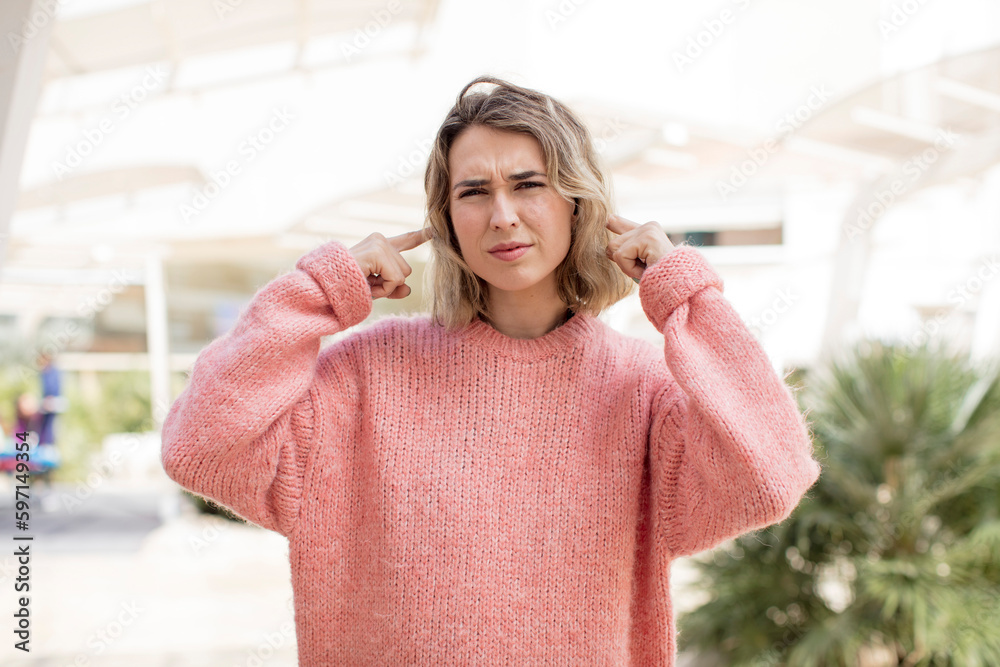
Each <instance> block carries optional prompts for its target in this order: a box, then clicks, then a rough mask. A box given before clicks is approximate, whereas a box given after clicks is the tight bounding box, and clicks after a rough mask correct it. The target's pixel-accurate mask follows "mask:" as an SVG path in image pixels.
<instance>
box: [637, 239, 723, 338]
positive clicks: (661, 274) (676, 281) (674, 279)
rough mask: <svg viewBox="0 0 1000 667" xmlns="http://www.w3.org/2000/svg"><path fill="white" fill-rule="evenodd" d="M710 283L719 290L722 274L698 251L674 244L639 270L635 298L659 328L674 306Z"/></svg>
mask: <svg viewBox="0 0 1000 667" xmlns="http://www.w3.org/2000/svg"><path fill="white" fill-rule="evenodd" d="M713 285H714V286H715V287H718V288H719V290H720V291H721V290H722V278H720V277H719V274H718V273H716V272H715V269H713V268H712V266H711V265H710V264H709V263H708V261H707V260H706V259H705V258H704V257H703V256H702V254H701V253H700V252H698V251H697V250H695V249H694V248H693V247H691V246H677V247H675V248H674V249H673V250H671V251H670V252H669V253H667V254H666V255H664V256H663V257H661V258H660V259H659V260H658V261H657V262H656V263H655V264H653V265H652V266H649V267H646V270H645V271H643V272H642V278H641V279H640V280H639V300H640V301H641V302H642V309H643V311H644V312H645V313H646V317H647V318H648V319H649V321H650V322H652V323H653V326H655V327H656V330H657V331H663V325H664V323H666V321H667V318H668V317H669V316H670V313H672V312H674V309H675V308H677V307H678V306H680V305H681V304H682V303H684V302H686V301H687V300H688V299H690V298H691V297H692V296H693V295H694V294H696V293H697V292H699V291H701V290H703V289H705V288H706V287H711V286H713Z"/></svg>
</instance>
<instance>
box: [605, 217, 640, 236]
mask: <svg viewBox="0 0 1000 667" xmlns="http://www.w3.org/2000/svg"><path fill="white" fill-rule="evenodd" d="M641 226H642V225H639V224H638V223H635V222H632V221H631V220H627V219H625V218H623V217H621V216H620V215H615V214H614V213H612V214H611V215H610V216H608V224H607V228H608V229H610V230H611V231H612V232H614V233H615V234H624V233H625V232H630V231H632V230H633V229H638V228H639V227H641Z"/></svg>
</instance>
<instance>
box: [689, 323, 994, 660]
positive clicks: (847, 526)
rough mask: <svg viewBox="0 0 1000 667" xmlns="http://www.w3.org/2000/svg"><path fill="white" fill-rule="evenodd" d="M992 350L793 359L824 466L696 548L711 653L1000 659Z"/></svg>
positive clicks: (698, 632)
mask: <svg viewBox="0 0 1000 667" xmlns="http://www.w3.org/2000/svg"><path fill="white" fill-rule="evenodd" d="M998 377H1000V375H998V372H997V367H996V364H983V363H978V364H977V363H974V362H973V361H971V360H970V359H969V358H968V357H966V356H963V355H961V354H955V353H951V352H946V351H943V350H941V349H931V348H927V347H924V348H921V349H916V350H912V349H907V348H904V347H899V346H893V345H889V344H883V343H879V342H870V341H869V342H864V343H862V344H860V345H859V346H858V347H857V348H856V349H854V350H853V351H852V352H851V353H850V354H849V355H848V356H847V357H846V358H845V359H843V360H842V361H840V362H837V363H834V364H831V366H830V367H829V368H827V369H822V370H820V371H818V372H815V373H806V374H803V373H800V374H798V378H799V381H801V382H804V386H803V387H801V388H800V390H799V391H798V392H797V397H798V399H799V401H800V404H801V407H802V408H803V409H804V411H805V412H806V415H807V419H808V421H809V422H810V426H811V429H812V431H813V436H814V441H815V446H816V453H817V456H818V458H819V460H820V462H821V464H822V466H823V472H822V474H821V476H820V480H819V482H817V484H816V485H815V486H814V487H813V489H811V490H810V492H809V493H808V495H807V497H806V498H805V499H804V500H803V501H802V502H801V503H800V505H799V506H798V508H796V510H795V512H794V513H793V514H792V516H791V517H789V519H788V520H786V521H784V522H783V523H781V524H779V525H778V526H774V527H771V528H770V529H767V530H764V531H759V532H757V533H753V534H749V535H745V536H743V537H741V538H739V539H736V540H733V541H731V542H729V543H727V544H726V545H724V547H723V548H720V549H717V550H715V551H714V552H711V553H708V554H706V555H702V556H700V557H699V558H698V559H696V562H697V563H698V565H697V566H698V568H699V570H700V572H701V581H700V583H701V585H702V586H703V587H704V589H705V590H706V591H708V592H709V594H710V595H711V599H710V600H709V601H708V602H707V603H706V604H704V605H703V606H701V607H699V608H698V609H696V610H693V611H691V612H690V613H688V614H686V615H684V616H683V617H682V618H681V619H680V620H679V631H680V633H679V642H680V645H681V648H682V649H688V650H691V651H693V652H694V653H700V654H701V655H702V656H704V657H702V658H701V659H700V662H701V663H702V664H723V665H761V666H762V665H789V666H790V667H835V666H844V667H847V666H854V665H912V666H915V667H916V666H949V667H950V666H953V667H977V666H982V667H986V666H995V665H1000V631H998V628H1000V381H998Z"/></svg>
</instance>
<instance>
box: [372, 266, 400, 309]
mask: <svg viewBox="0 0 1000 667" xmlns="http://www.w3.org/2000/svg"><path fill="white" fill-rule="evenodd" d="M379 268H380V271H379V274H378V275H379V278H380V279H381V285H379V286H377V287H376V288H375V289H373V290H372V297H373V298H376V299H377V298H379V297H382V296H387V295H389V294H392V292H393V290H395V289H396V288H397V287H399V286H400V285H402V284H403V282H404V281H405V280H406V279H405V277H404V276H403V273H402V271H400V270H399V266H398V265H397V264H396V262H395V261H394V260H391V261H389V262H386V263H385V264H384V265H383V266H381V267H379ZM376 292H377V295H376Z"/></svg>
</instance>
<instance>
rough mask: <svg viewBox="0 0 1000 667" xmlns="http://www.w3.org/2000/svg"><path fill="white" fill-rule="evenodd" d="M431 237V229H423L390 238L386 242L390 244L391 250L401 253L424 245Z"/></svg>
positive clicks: (432, 232) (432, 231)
mask: <svg viewBox="0 0 1000 667" xmlns="http://www.w3.org/2000/svg"><path fill="white" fill-rule="evenodd" d="M433 235H434V228H433V227H424V228H423V229H418V230H417V231H415V232H406V233H405V234H400V235H398V236H390V237H389V238H388V239H386V240H387V241H388V242H389V243H390V244H392V247H393V248H395V249H396V250H398V251H400V252H402V251H404V250H413V249H414V248H416V247H417V246H419V245H421V244H423V243H426V242H427V241H429V240H430V238H431V236H433Z"/></svg>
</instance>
